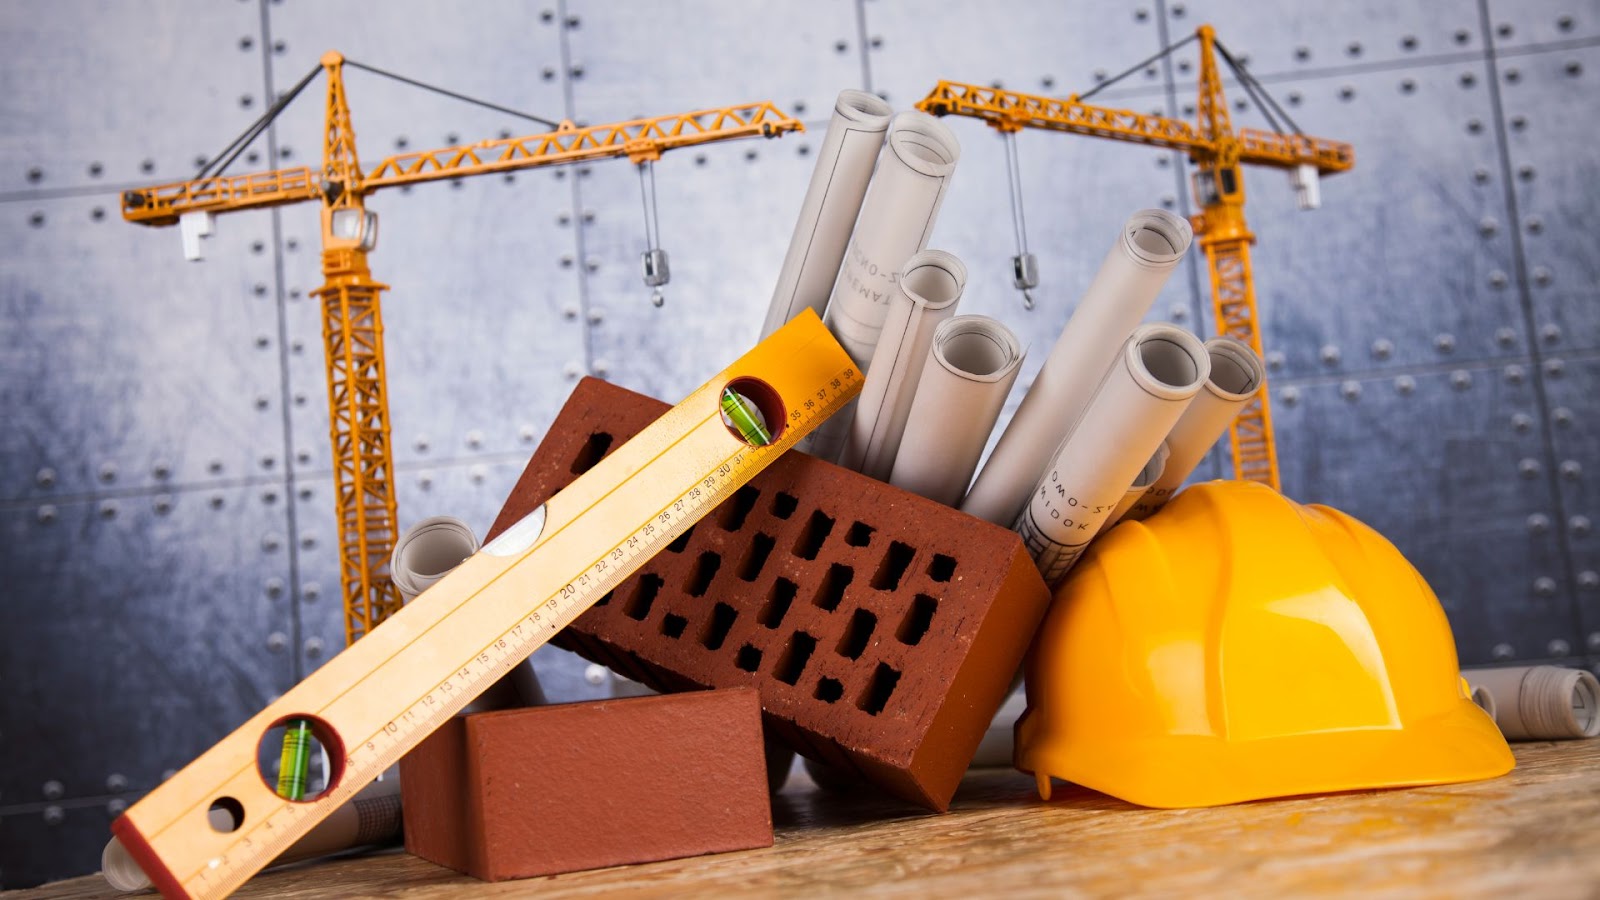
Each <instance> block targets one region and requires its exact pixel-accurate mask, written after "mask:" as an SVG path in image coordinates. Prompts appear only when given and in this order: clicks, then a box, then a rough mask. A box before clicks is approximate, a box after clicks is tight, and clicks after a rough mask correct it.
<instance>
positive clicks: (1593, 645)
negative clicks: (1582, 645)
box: [1587, 631, 1600, 650]
mask: <svg viewBox="0 0 1600 900" xmlns="http://www.w3.org/2000/svg"><path fill="white" fill-rule="evenodd" d="M1587 643H1588V644H1589V649H1590V650H1600V631H1591V632H1589V638H1588V642H1587Z"/></svg>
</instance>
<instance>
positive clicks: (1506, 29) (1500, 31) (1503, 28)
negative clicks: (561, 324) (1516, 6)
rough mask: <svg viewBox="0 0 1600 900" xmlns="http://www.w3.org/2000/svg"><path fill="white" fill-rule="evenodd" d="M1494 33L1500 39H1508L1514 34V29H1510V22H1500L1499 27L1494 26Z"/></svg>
mask: <svg viewBox="0 0 1600 900" xmlns="http://www.w3.org/2000/svg"><path fill="white" fill-rule="evenodd" d="M1494 33H1495V34H1497V35H1499V36H1500V37H1503V38H1508V37H1511V35H1512V34H1514V33H1515V29H1513V28H1512V27H1511V23H1510V22H1501V23H1500V24H1499V25H1496V26H1495V29H1494Z"/></svg>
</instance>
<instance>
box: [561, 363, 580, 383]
mask: <svg viewBox="0 0 1600 900" xmlns="http://www.w3.org/2000/svg"><path fill="white" fill-rule="evenodd" d="M582 374H583V367H582V366H580V365H578V364H577V363H575V362H568V363H567V364H566V365H564V366H562V367H561V376H562V377H563V378H565V379H567V380H568V381H571V380H573V379H574V378H577V377H578V376H579V375H582Z"/></svg>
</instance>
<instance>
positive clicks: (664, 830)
mask: <svg viewBox="0 0 1600 900" xmlns="http://www.w3.org/2000/svg"><path fill="white" fill-rule="evenodd" d="M400 790H401V793H402V797H401V807H402V809H403V810H404V814H405V833H406V849H407V850H409V851H410V852H412V853H413V854H416V855H417V856H420V857H422V858H423V859H427V860H431V861H433V862H436V863H438V864H440V865H442V866H448V867H450V868H452V869H456V870H459V871H462V872H466V873H467V874H469V875H473V876H475V877H477V878H482V879H484V880H485V881H499V880H502V879H506V878H527V877H530V876H534V875H554V874H558V873H561V872H575V871H578V870H581V869H595V868H600V867H603V866H616V865H623V864H628V863H641V862H651V861H654V860H661V859H678V858H680V857H684V856H698V855H700V854H703V853H719V852H723V851H727V850H744V849H749V848H752V847H770V846H771V845H772V809H771V806H770V805H769V804H768V800H767V775H766V762H765V760H764V759H763V755H762V744H761V704H760V701H759V699H758V698H757V696H756V692H755V691H752V690H750V689H748V688H743V689H735V690H728V691H704V692H698V693H691V694H675V695H672V696H667V697H635V698H629V699H624V700H601V701H596V702H592V703H569V704H564V705H560V706H539V707H532V708H528V709H513V710H503V711H497V712H489V713H478V714H475V715H470V716H463V717H459V718H455V719H452V720H450V721H449V722H447V723H445V725H444V726H443V727H441V728H440V729H439V730H437V731H435V732H434V733H433V734H432V735H430V736H429V737H428V739H427V740H425V741H423V742H422V743H421V744H419V745H418V746H417V747H416V748H415V749H413V750H412V751H411V752H410V753H409V754H407V755H406V757H405V758H404V759H403V760H401V763H400Z"/></svg>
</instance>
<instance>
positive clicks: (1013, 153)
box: [1000, 131, 1039, 309]
mask: <svg viewBox="0 0 1600 900" xmlns="http://www.w3.org/2000/svg"><path fill="white" fill-rule="evenodd" d="M1000 136H1001V137H1002V138H1003V139H1004V140H1005V143H1006V181H1007V183H1008V184H1009V186H1010V191H1008V193H1009V194H1010V196H1011V228H1012V231H1014V232H1015V233H1016V239H1017V255H1016V256H1013V257H1011V276H1012V284H1013V285H1014V286H1015V287H1016V288H1017V290H1019V291H1021V292H1022V306H1023V308H1024V309H1033V289H1034V288H1036V287H1038V286H1039V262H1038V260H1037V259H1036V258H1035V257H1034V255H1033V254H1032V253H1029V252H1028V220H1027V218H1026V217H1025V216H1024V215H1023V212H1022V162H1021V161H1020V160H1019V159H1018V158H1017V133H1016V132H1015V131H1005V132H1001V135H1000Z"/></svg>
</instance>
